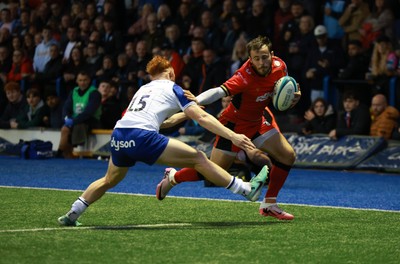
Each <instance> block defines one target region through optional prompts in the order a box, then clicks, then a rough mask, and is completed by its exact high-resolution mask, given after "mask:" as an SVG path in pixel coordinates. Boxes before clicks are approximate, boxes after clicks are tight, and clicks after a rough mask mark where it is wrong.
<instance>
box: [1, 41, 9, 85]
mask: <svg viewBox="0 0 400 264" xmlns="http://www.w3.org/2000/svg"><path fill="white" fill-rule="evenodd" d="M10 54H11V53H10V49H9V47H7V46H0V79H1V87H3V85H5V83H6V82H7V74H8V73H9V72H10V70H11V66H12V57H11V56H10Z"/></svg>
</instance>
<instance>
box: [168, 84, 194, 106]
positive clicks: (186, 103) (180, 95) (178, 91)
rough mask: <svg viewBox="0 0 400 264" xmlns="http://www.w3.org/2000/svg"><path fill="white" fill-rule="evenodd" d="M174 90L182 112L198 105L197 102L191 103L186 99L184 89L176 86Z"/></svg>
mask: <svg viewBox="0 0 400 264" xmlns="http://www.w3.org/2000/svg"><path fill="white" fill-rule="evenodd" d="M172 90H173V92H174V94H175V96H176V98H177V100H178V104H179V106H180V108H181V109H182V111H184V110H185V109H186V108H188V107H189V106H191V105H194V104H196V102H193V101H190V100H189V99H187V98H186V97H185V94H184V92H183V89H182V87H180V86H179V85H177V84H174V86H173V87H172Z"/></svg>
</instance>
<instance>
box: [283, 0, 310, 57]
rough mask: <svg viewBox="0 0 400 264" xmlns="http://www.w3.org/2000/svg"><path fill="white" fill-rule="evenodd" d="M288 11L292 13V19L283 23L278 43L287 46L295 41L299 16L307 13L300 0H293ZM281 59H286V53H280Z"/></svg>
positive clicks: (298, 30) (297, 33)
mask: <svg viewBox="0 0 400 264" xmlns="http://www.w3.org/2000/svg"><path fill="white" fill-rule="evenodd" d="M290 12H291V14H292V19H290V20H289V21H288V22H286V24H284V25H283V28H282V31H281V32H282V33H281V39H282V40H281V41H280V43H281V44H282V45H283V46H284V47H285V48H288V47H289V46H290V45H294V44H291V43H293V42H296V39H297V37H298V35H299V34H300V29H299V24H300V18H301V17H302V16H303V15H307V12H306V10H305V9H304V5H303V3H302V2H300V1H296V0H295V1H293V2H292V4H291V5H290ZM280 56H282V58H283V59H286V57H285V56H286V54H285V53H283V54H280Z"/></svg>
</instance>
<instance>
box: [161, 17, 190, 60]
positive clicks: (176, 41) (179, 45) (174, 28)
mask: <svg viewBox="0 0 400 264" xmlns="http://www.w3.org/2000/svg"><path fill="white" fill-rule="evenodd" d="M164 43H168V45H169V46H171V48H172V49H173V50H174V51H176V52H178V53H179V55H180V56H183V54H184V52H185V51H186V50H187V49H188V47H189V43H188V42H187V41H186V40H185V39H184V38H182V37H181V32H180V30H179V27H178V25H176V24H171V25H169V26H167V28H166V29H165V38H164Z"/></svg>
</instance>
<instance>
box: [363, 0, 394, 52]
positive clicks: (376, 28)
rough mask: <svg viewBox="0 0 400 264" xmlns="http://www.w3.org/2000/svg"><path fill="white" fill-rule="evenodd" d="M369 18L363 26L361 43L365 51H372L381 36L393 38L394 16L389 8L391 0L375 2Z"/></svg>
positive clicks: (376, 0)
mask: <svg viewBox="0 0 400 264" xmlns="http://www.w3.org/2000/svg"><path fill="white" fill-rule="evenodd" d="M374 2H375V4H374V7H373V8H372V12H371V13H370V14H369V16H368V17H367V18H366V19H365V20H364V22H363V23H362V25H361V29H360V33H361V42H362V44H363V48H364V49H370V48H371V47H372V44H373V42H374V41H375V40H376V38H377V37H379V36H380V35H385V36H388V37H389V39H390V40H392V38H393V25H394V14H393V12H392V10H391V9H390V6H389V0H375V1H374Z"/></svg>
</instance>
